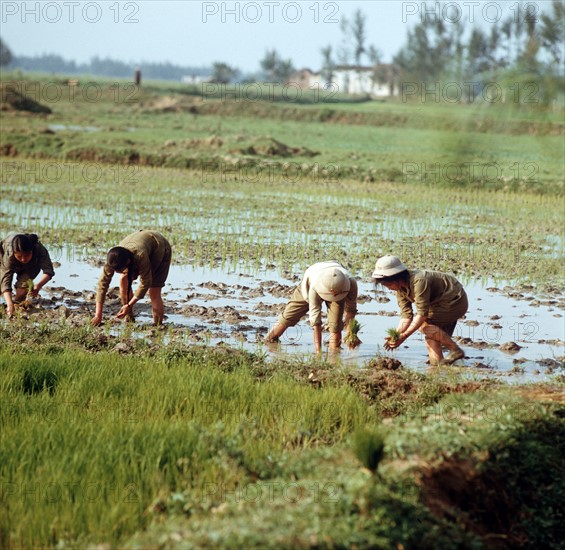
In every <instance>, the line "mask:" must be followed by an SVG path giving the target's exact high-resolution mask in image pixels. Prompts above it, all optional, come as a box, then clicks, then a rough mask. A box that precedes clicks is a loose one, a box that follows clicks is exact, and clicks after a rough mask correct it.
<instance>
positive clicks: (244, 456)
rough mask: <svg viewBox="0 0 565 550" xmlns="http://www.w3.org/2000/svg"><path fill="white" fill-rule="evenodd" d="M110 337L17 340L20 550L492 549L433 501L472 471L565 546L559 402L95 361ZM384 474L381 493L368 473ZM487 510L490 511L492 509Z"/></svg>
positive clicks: (295, 372) (229, 359)
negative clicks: (449, 478)
mask: <svg viewBox="0 0 565 550" xmlns="http://www.w3.org/2000/svg"><path fill="white" fill-rule="evenodd" d="M3 330H4V334H3V337H5V336H7V335H8V333H7V332H6V331H7V330H14V331H16V332H18V333H19V331H17V328H13V329H10V328H4V329H3ZM95 334H99V333H98V332H97V331H95V330H90V329H89V330H88V331H86V332H85V333H83V335H82V337H81V336H79V335H78V334H76V333H74V332H73V330H71V329H70V328H67V329H66V328H65V327H64V326H63V327H60V328H57V327H44V328H43V329H40V328H39V327H37V328H33V327H30V330H29V335H28V342H27V351H24V350H23V348H24V341H25V338H23V337H22V338H21V342H20V341H19V340H18V338H17V337H15V338H9V339H6V338H4V340H3V341H4V342H5V344H4V345H3V347H2V349H1V350H0V399H1V401H2V409H1V413H0V427H1V433H2V445H1V446H0V460H1V462H2V480H1V481H2V488H3V491H2V507H3V509H4V510H5V512H6V513H5V514H3V515H2V519H1V520H0V540H2V545H3V547H6V548H19V547H51V546H53V547H55V546H57V547H75V546H77V545H78V546H85V545H90V544H102V543H106V544H110V545H111V546H117V545H123V544H125V545H126V546H127V547H147V546H154V545H155V544H156V541H157V540H161V541H163V540H167V541H168V542H167V546H175V545H178V547H183V548H184V547H192V546H191V545H194V546H195V547H200V546H202V545H204V546H206V545H214V546H219V547H226V548H229V547H234V546H237V545H238V544H239V545H244V546H252V547H261V546H265V545H269V544H280V545H283V546H293V545H297V546H300V547H308V546H311V545H315V543H314V542H312V541H314V540H319V541H326V543H325V544H328V545H329V544H332V545H337V546H350V545H352V544H360V545H361V546H367V545H371V546H374V545H376V546H377V547H389V546H390V544H392V543H397V542H400V543H403V544H405V545H407V546H406V547H413V546H414V545H415V544H416V541H417V540H418V539H419V538H421V537H424V538H423V539H422V540H426V541H428V543H426V544H427V545H424V546H423V547H431V546H433V545H434V544H435V545H436V547H437V545H438V544H439V545H441V544H443V542H442V541H446V540H449V538H450V537H455V539H454V540H459V541H461V544H462V545H463V546H461V547H474V546H473V545H478V546H477V547H480V544H479V543H478V541H479V540H480V537H481V536H482V534H481V533H478V532H476V531H474V529H473V524H472V523H468V524H466V523H465V522H466V521H467V519H468V513H469V512H468V511H465V509H464V508H461V510H459V511H458V508H457V506H458V505H454V506H455V508H454V509H453V511H452V512H450V514H446V515H443V512H441V511H438V510H437V509H436V505H435V504H434V503H433V502H431V501H428V499H429V495H428V493H426V491H428V490H429V491H435V492H436V493H437V491H439V489H438V488H437V487H436V485H434V483H436V482H438V483H439V481H437V479H436V477H434V476H439V479H441V475H443V474H442V472H443V468H448V467H454V468H455V467H462V465H463V466H465V468H469V469H470V471H472V472H475V473H474V474H473V475H476V476H479V478H480V479H484V480H485V483H486V482H487V481H488V480H491V479H493V476H494V478H495V479H496V480H497V483H503V484H504V485H505V487H506V493H505V494H504V498H506V499H508V502H512V503H513V504H512V505H513V506H514V509H515V510H516V518H518V517H520V518H522V519H520V520H519V521H518V520H516V521H517V523H516V525H517V527H516V529H517V532H518V533H521V532H524V533H526V535H527V536H528V537H529V539H528V540H530V539H531V540H533V541H537V542H539V543H540V544H541V543H543V542H544V541H546V542H547V541H552V540H555V536H556V533H557V531H556V529H557V525H558V517H557V516H555V517H554V516H552V515H551V514H549V513H548V512H547V510H548V509H549V508H550V507H551V506H556V503H557V502H559V499H561V498H562V496H563V495H562V494H561V492H560V491H561V488H560V487H561V486H560V485H559V483H554V481H556V480H558V479H559V476H562V474H563V473H562V472H561V473H560V472H559V470H555V467H556V464H558V463H559V460H558V459H557V457H559V456H560V454H559V453H560V452H561V451H562V449H561V447H562V445H563V442H562V432H561V435H559V434H560V432H559V427H558V423H556V421H555V420H554V419H555V418H556V417H555V416H554V414H557V412H558V411H557V409H556V407H555V406H553V405H547V404H545V405H544V404H542V403H537V402H535V401H524V398H523V397H519V398H518V397H515V396H514V394H513V391H514V390H510V389H507V390H503V389H499V390H498V391H496V390H495V391H493V390H492V389H491V390H490V391H488V389H489V384H479V383H469V382H464V381H463V380H460V379H458V378H457V377H454V378H453V379H452V380H451V381H449V380H447V379H445V378H437V377H436V378H434V377H432V376H425V375H417V374H415V373H410V372H408V371H404V369H399V370H398V371H394V372H382V371H381V372H380V373H377V372H372V371H365V370H363V369H361V370H359V371H358V372H357V373H353V372H350V371H347V370H341V369H336V367H335V366H330V365H325V364H324V363H321V362H316V360H311V361H305V362H303V363H301V362H300V361H294V362H275V363H265V362H264V360H263V359H262V358H261V357H258V356H256V355H253V354H249V353H245V352H230V351H229V350H212V349H207V348H189V347H186V346H184V345H182V344H180V343H179V342H176V343H175V342H172V343H170V344H169V345H167V346H162V347H161V346H155V345H154V344H150V343H149V344H147V343H143V342H140V343H138V344H136V346H137V349H132V353H131V354H126V355H123V354H120V353H117V352H111V351H98V352H97V353H94V354H93V353H92V351H81V346H83V349H85V350H89V349H92V344H91V342H89V338H91V339H93V338H94V335H95ZM65 342H66V343H67V345H63V344H64V343H65ZM115 342H116V339H114V341H113V342H107V343H106V344H105V345H106V347H107V349H112V346H113V345H115ZM312 370H315V371H316V373H317V374H316V377H317V379H318V380H319V381H320V384H316V385H312V384H311V383H310V382H309V376H308V373H309V372H312ZM376 374H379V376H378V377H375V375H376ZM401 387H402V388H403V389H404V391H406V392H407V393H405V394H404V395H402V394H401V393H400V392H399V389H400V388H401ZM393 388H396V390H395V391H392V392H391V391H390V390H391V389H393ZM469 392H474V393H469ZM442 396H443V397H442ZM493 404H495V406H494V405H493ZM556 411H557V412H556ZM384 415H386V416H387V417H388V418H389V420H388V421H387V424H386V428H382V427H381V428H378V427H379V426H380V425H381V421H382V419H383V417H384ZM377 428H378V429H377ZM375 430H376V431H375ZM385 433H386V440H385V445H384V455H383V447H382V437H383V435H384V434H385ZM516 453H521V455H520V456H522V455H523V458H521V459H520V460H518V461H514V460H513V456H516ZM468 460H471V463H468ZM377 464H378V465H379V475H378V476H377V477H375V478H374V479H373V480H371V479H369V478H368V477H367V474H366V473H365V472H366V470H363V469H361V466H362V465H364V466H366V467H368V468H370V469H372V470H375V469H376V467H377ZM533 464H536V465H537V467H536V468H534V469H531V468H532V465H533ZM408 465H411V466H410V467H409V468H407V466H408ZM526 469H529V471H528V472H526ZM549 471H553V474H552V475H551V483H549V481H550V480H549V479H548V478H547V476H545V477H544V475H545V474H544V472H549ZM426 472H428V474H429V476H431V477H430V480H429V485H428V484H425V485H424V486H422V487H420V485H419V484H417V483H415V481H414V480H415V479H418V476H421V475H424V473H426ZM428 474H426V475H428ZM446 475H447V474H446ZM526 475H528V476H531V480H529V481H528V483H523V478H524V476H526ZM414 476H416V478H415V477H414ZM426 479H427V478H426ZM461 490H462V491H463V490H464V489H461ZM465 490H467V489H465ZM468 490H469V491H471V490H472V487H471V486H469V488H468ZM485 490H486V489H485ZM436 493H432V495H433V494H436ZM436 496H437V495H436ZM443 498H447V496H442V499H443ZM485 498H486V499H487V501H486V502H487V504H488V505H489V506H490V505H491V504H492V506H493V507H494V506H496V505H498V501H497V500H496V499H494V500H492V499H491V500H488V499H489V498H490V497H488V493H485ZM493 498H494V497H493ZM536 499H539V505H538V504H535V503H536V502H538V501H536ZM480 502H483V501H482V500H480V501H477V502H476V503H475V504H476V508H473V509H472V514H481V513H484V512H481V509H480V507H479V503H480ZM461 506H463V504H461ZM493 509H494V508H493ZM487 510H488V508H487ZM519 510H525V512H524V514H525V515H524V514H522V515H519V514H518V511H519ZM281 513H282V514H283V515H282V516H281ZM453 514H455V517H456V518H459V519H456V520H453ZM402 517H403V518H404V520H400V518H402ZM466 518H467V519H466ZM513 521H514V519H513ZM246 524H247V525H248V526H249V527H248V528H242V526H243V525H246ZM251 525H253V526H258V527H253V528H250V526H251ZM508 525H509V524H508V523H504V522H503V523H501V524H500V525H497V526H495V527H493V529H495V531H496V529H506V528H507V527H508ZM175 533H177V534H176V535H175ZM442 533H443V534H442ZM179 536H180V538H179ZM131 537H133V538H131ZM444 537H445V539H444ZM473 541H475V542H473ZM160 544H161V543H160ZM469 545H470V546H469Z"/></svg>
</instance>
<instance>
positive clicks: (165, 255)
mask: <svg viewBox="0 0 565 550" xmlns="http://www.w3.org/2000/svg"><path fill="white" fill-rule="evenodd" d="M157 235H158V237H157ZM153 237H154V238H158V239H160V240H162V244H163V245H164V246H161V247H159V248H158V249H157V255H155V256H151V258H150V262H151V266H156V267H155V268H154V269H153V267H152V268H151V279H152V282H151V288H163V287H164V286H165V281H166V280H167V277H168V275H169V268H170V267H171V257H172V250H171V245H170V243H169V241H167V239H165V237H163V236H162V235H161V234H155V235H153Z"/></svg>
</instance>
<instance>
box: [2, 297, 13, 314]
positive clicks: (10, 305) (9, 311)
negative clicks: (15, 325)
mask: <svg viewBox="0 0 565 550" xmlns="http://www.w3.org/2000/svg"><path fill="white" fill-rule="evenodd" d="M2 295H3V296H4V300H6V306H7V309H6V313H7V314H8V317H12V315H14V300H13V299H12V291H11V290H5V291H4V293H3V294H2Z"/></svg>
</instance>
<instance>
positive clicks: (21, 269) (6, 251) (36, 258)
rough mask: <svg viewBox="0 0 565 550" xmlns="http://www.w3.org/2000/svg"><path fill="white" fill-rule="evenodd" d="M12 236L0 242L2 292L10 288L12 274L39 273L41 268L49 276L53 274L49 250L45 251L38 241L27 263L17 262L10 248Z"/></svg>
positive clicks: (0, 285)
mask: <svg viewBox="0 0 565 550" xmlns="http://www.w3.org/2000/svg"><path fill="white" fill-rule="evenodd" d="M14 237H15V235H10V236H9V237H6V238H5V239H4V240H3V241H2V242H1V243H0V255H1V259H0V262H1V263H0V277H1V282H0V289H1V292H2V293H4V292H6V291H11V290H12V279H13V278H14V274H18V273H39V270H41V271H43V273H45V274H46V275H50V276H51V277H53V275H55V271H54V270H53V263H52V262H51V258H50V257H49V252H47V249H46V248H45V247H44V246H43V245H42V244H41V243H40V242H38V243H37V244H36V245H35V246H34V247H33V255H32V258H31V260H30V261H29V262H28V263H27V264H22V263H21V262H18V260H16V258H15V256H14V249H13V248H12V239H13V238H14Z"/></svg>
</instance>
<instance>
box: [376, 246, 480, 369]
mask: <svg viewBox="0 0 565 550" xmlns="http://www.w3.org/2000/svg"><path fill="white" fill-rule="evenodd" d="M373 279H374V281H375V283H376V284H382V285H383V286H385V287H386V288H388V289H389V290H394V291H396V299H397V300H398V305H399V307H400V316H401V318H400V323H399V324H398V329H397V330H398V332H399V333H400V338H398V339H396V340H394V341H392V340H391V339H390V338H386V339H385V348H386V349H395V348H398V347H399V346H400V345H401V344H402V343H404V342H405V341H406V340H407V339H408V338H409V337H410V336H411V335H412V334H414V333H415V332H416V331H417V330H419V331H420V332H422V333H423V334H424V337H425V342H426V347H427V348H428V355H429V358H430V364H431V365H439V364H447V365H450V364H452V363H454V362H455V361H457V360H458V359H463V358H464V357H465V353H464V351H463V350H462V349H461V348H460V347H459V346H458V345H457V344H456V343H455V342H454V341H453V339H452V336H453V332H454V330H455V326H456V325H457V321H458V319H460V318H461V317H463V316H464V315H465V313H467V309H468V308H469V303H468V300H467V294H466V293H465V289H464V288H463V286H462V285H461V283H460V282H459V281H458V280H457V279H456V278H455V277H454V276H453V275H448V274H447V273H441V272H439V271H429V270H418V269H415V270H411V269H408V268H407V267H406V266H405V265H404V264H403V263H402V262H401V261H400V259H399V258H397V257H396V256H383V257H382V258H379V259H378V261H377V263H376V265H375V270H374V271H373ZM412 304H414V305H415V307H416V315H414V312H413V310H412ZM444 347H445V348H447V349H448V350H449V352H450V353H449V354H448V356H447V357H446V358H445V359H444V357H443V351H442V348H444Z"/></svg>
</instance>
